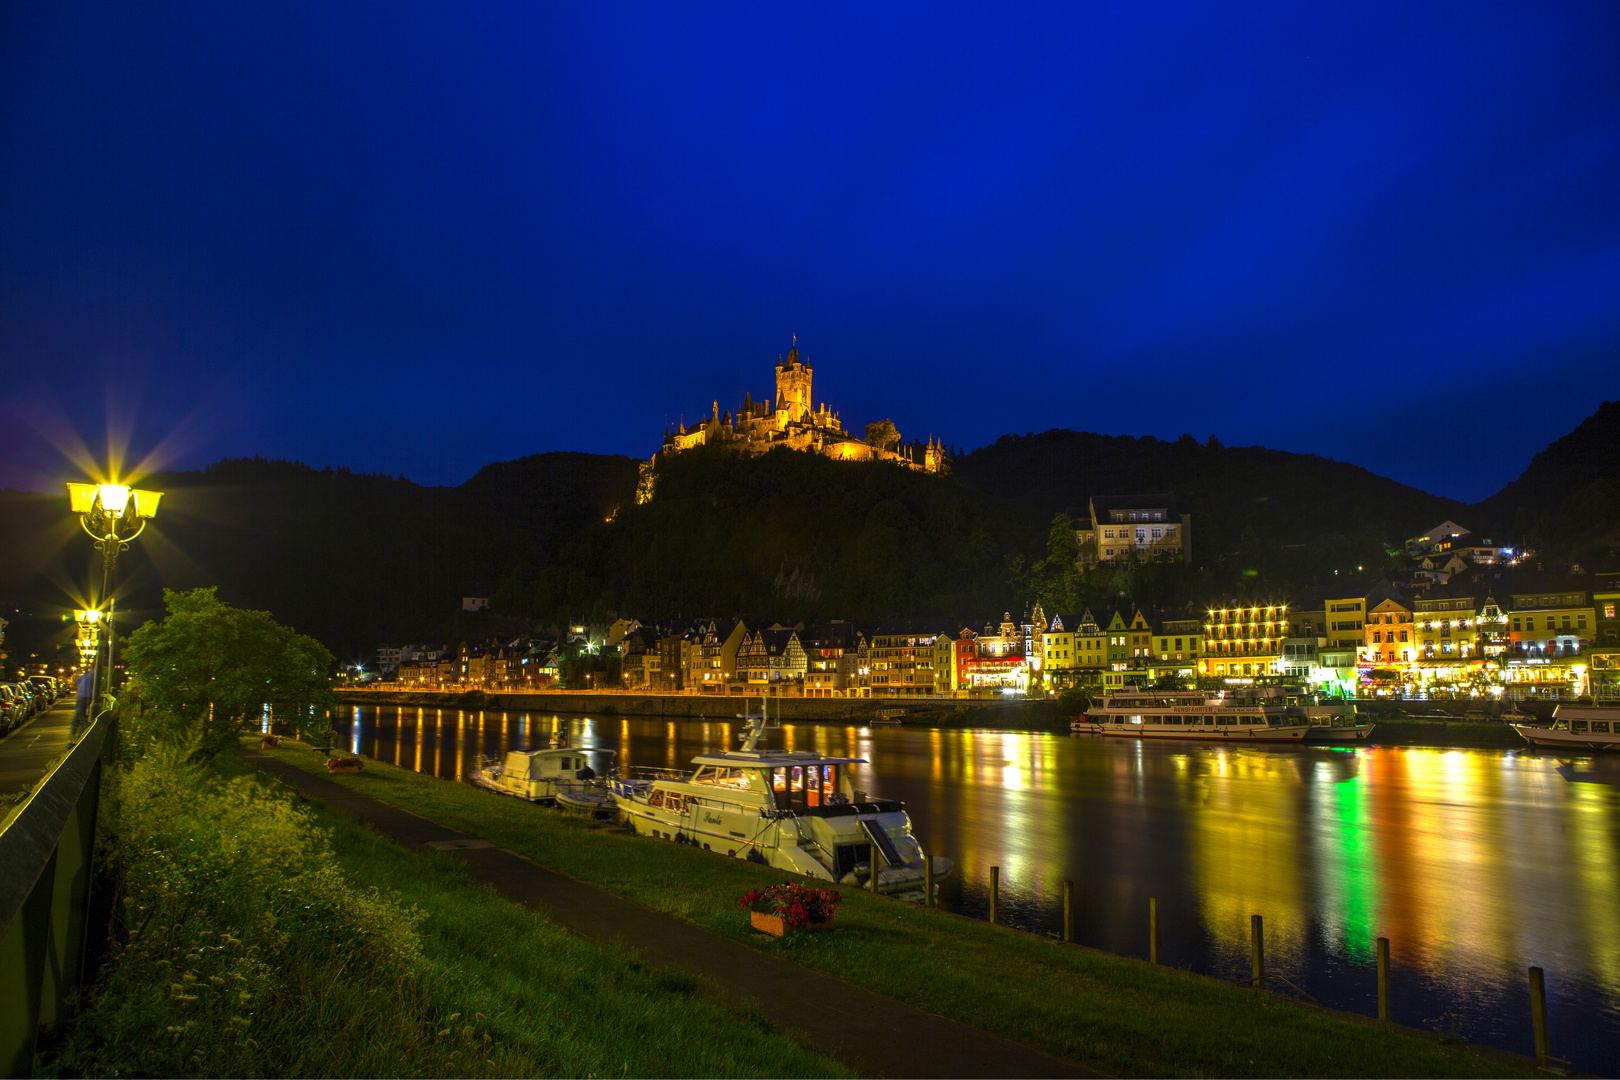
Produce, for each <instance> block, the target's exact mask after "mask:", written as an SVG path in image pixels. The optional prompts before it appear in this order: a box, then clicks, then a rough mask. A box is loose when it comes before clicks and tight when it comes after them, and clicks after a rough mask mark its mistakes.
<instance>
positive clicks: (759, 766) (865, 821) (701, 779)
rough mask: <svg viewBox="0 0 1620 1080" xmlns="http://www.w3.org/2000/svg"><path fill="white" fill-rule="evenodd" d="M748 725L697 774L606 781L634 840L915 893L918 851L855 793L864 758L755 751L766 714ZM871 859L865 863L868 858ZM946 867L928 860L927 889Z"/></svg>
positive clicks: (702, 760) (901, 809)
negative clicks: (736, 744)
mask: <svg viewBox="0 0 1620 1080" xmlns="http://www.w3.org/2000/svg"><path fill="white" fill-rule="evenodd" d="M739 718H740V719H745V720H748V721H749V726H748V731H747V733H746V734H745V736H744V741H743V746H742V749H740V750H730V751H722V752H719V753H713V754H700V755H699V756H697V757H695V758H693V759H692V764H694V765H696V766H697V768H696V770H695V771H693V772H690V773H677V772H674V771H670V770H635V769H625V768H621V769H620V770H618V772H617V773H616V774H615V775H614V777H613V778H612V780H611V787H612V789H613V796H614V800H615V801H616V802H617V803H618V807H619V812H620V813H621V814H622V815H623V817H624V821H625V823H626V824H627V825H629V826H630V827H631V828H632V829H634V830H635V831H636V833H638V834H639V835H641V836H655V837H659V838H661V839H664V840H671V841H674V842H676V843H682V844H692V845H694V846H698V847H702V848H703V850H705V851H715V852H720V853H722V854H725V855H730V856H732V857H733V858H738V859H748V860H751V861H754V862H761V863H765V864H767V865H770V866H774V867H777V868H778V869H781V870H787V871H790V872H792V873H795V874H802V875H803V876H805V877H809V878H817V879H820V880H822V881H835V882H838V883H839V884H842V885H849V886H855V887H861V888H870V887H871V874H872V863H873V862H874V861H875V862H876V863H877V884H878V891H879V892H884V893H890V894H900V893H911V892H916V893H921V891H922V890H923V886H924V879H925V869H924V861H923V851H922V847H921V845H919V844H918V842H917V839H916V837H915V836H913V835H912V832H911V818H910V817H909V816H907V814H906V809H905V806H904V805H903V804H902V803H899V802H896V801H893V800H890V799H875V798H869V797H868V796H867V794H866V793H865V792H861V791H857V790H855V788H854V785H853V783H852V781H851V778H850V775H849V767H850V766H851V765H864V764H866V761H865V759H864V758H850V757H831V756H828V755H826V754H821V753H817V752H814V751H791V752H790V751H779V750H764V749H761V748H760V741H761V737H762V736H763V734H764V732H765V729H766V727H767V719H766V715H765V713H764V712H760V713H757V714H752V715H748V716H742V717H739ZM874 852H875V853H876V858H875V859H874V858H873V853H874ZM953 865H954V864H953V863H952V861H951V860H950V859H947V858H944V857H943V856H936V857H935V859H934V876H935V880H939V879H942V878H944V877H945V876H946V875H947V874H949V873H950V871H951V869H952V867H953Z"/></svg>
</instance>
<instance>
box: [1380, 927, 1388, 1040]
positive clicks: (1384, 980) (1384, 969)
mask: <svg viewBox="0 0 1620 1080" xmlns="http://www.w3.org/2000/svg"><path fill="white" fill-rule="evenodd" d="M1378 1019H1380V1020H1388V1019H1389V938H1387V937H1381V938H1379V939H1378Z"/></svg>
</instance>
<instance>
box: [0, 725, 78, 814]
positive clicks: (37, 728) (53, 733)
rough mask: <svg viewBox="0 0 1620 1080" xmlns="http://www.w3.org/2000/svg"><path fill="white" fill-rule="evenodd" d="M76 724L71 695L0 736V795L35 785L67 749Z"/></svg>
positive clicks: (13, 792) (13, 793)
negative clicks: (69, 737) (2, 736)
mask: <svg viewBox="0 0 1620 1080" xmlns="http://www.w3.org/2000/svg"><path fill="white" fill-rule="evenodd" d="M72 727H73V698H72V697H71V696H70V697H65V698H62V699H61V700H60V701H58V702H57V703H56V704H55V705H53V706H51V707H50V708H49V709H47V710H45V711H44V712H42V713H39V714H38V715H36V716H35V717H33V719H31V720H29V721H28V722H27V723H25V724H23V726H22V727H20V728H18V729H17V730H16V731H13V732H12V733H11V734H10V735H7V736H6V737H5V738H3V739H0V796H5V795H15V794H16V793H17V792H19V791H26V790H27V789H28V788H30V787H33V786H34V782H35V781H37V780H38V779H39V778H40V777H41V776H43V775H45V770H46V769H47V768H48V767H49V766H50V764H51V763H52V762H53V761H55V760H56V759H57V758H59V757H61V756H62V751H64V750H66V749H67V745H68V735H69V734H70V732H71V729H72ZM0 816H4V815H3V814H0Z"/></svg>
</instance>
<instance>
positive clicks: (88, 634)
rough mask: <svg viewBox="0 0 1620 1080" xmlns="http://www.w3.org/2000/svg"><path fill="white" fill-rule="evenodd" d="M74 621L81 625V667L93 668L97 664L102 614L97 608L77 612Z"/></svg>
mask: <svg viewBox="0 0 1620 1080" xmlns="http://www.w3.org/2000/svg"><path fill="white" fill-rule="evenodd" d="M73 621H74V622H76V623H78V624H79V639H78V645H79V666H80V667H83V668H92V667H94V666H95V663H96V646H97V640H98V638H99V636H100V633H101V612H100V611H98V610H97V609H95V608H90V609H89V610H85V611H75V612H74V613H73Z"/></svg>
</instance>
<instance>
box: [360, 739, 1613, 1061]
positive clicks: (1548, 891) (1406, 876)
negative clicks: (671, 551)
mask: <svg viewBox="0 0 1620 1080" xmlns="http://www.w3.org/2000/svg"><path fill="white" fill-rule="evenodd" d="M355 713H358V722H355V718H354V714H355ZM349 715H350V718H349V719H348V720H347V721H346V722H345V723H342V724H339V725H338V730H339V735H340V736H341V737H343V741H344V742H345V743H346V744H347V745H349V746H350V747H351V748H352V749H353V750H354V752H357V753H362V754H366V755H369V756H372V757H374V758H376V759H378V760H382V761H388V762H391V763H393V764H396V765H400V766H402V767H405V768H411V769H415V770H416V771H418V772H425V773H430V774H432V775H435V776H440V777H445V778H456V777H465V776H466V775H467V774H468V773H469V772H470V771H472V770H473V769H474V768H475V767H476V766H477V763H478V758H479V757H480V755H493V754H498V753H500V752H501V751H503V750H505V749H507V748H527V747H537V746H546V745H550V744H551V741H552V740H553V739H554V738H555V735H556V733H557V732H558V731H559V730H566V731H567V732H568V736H569V742H570V744H571V745H574V746H597V747H603V748H606V749H613V750H617V751H618V753H619V759H618V760H619V761H620V762H622V763H624V764H629V765H654V766H663V767H668V768H683V767H686V766H687V763H688V762H689V761H690V759H691V758H692V757H693V756H695V755H696V754H699V753H702V752H704V751H708V750H718V749H723V748H727V747H735V746H736V745H737V742H738V739H739V738H740V736H741V734H742V728H741V726H740V725H736V724H734V722H731V721H723V720H687V719H680V720H666V719H663V718H640V717H638V718H619V717H608V718H603V719H592V718H586V717H577V716H574V717H558V716H556V715H545V714H530V713H497V712H459V711H457V710H454V709H446V710H439V709H422V708H404V709H397V708H393V707H361V708H359V709H357V710H350V713H349ZM769 739H770V745H773V746H782V747H785V748H787V749H812V748H813V749H816V750H820V751H824V752H827V753H832V754H837V755H841V756H849V757H863V758H869V759H871V760H872V767H871V768H858V769H857V770H856V771H855V773H854V776H853V779H854V782H855V784H856V786H857V787H858V788H862V789H864V790H866V791H868V792H870V793H871V794H873V795H877V796H882V797H885V798H898V799H902V800H904V801H905V803H906V805H907V809H908V810H909V811H910V813H911V817H912V822H913V825H914V827H915V828H916V831H917V833H918V836H919V839H920V840H921V841H922V843H923V846H924V848H925V849H926V850H928V851H930V852H933V853H936V854H942V855H949V856H950V857H952V858H953V859H956V860H957V873H956V874H955V875H954V876H953V877H952V878H951V879H949V880H948V881H947V882H946V883H945V884H944V885H943V886H942V889H941V896H940V903H941V906H943V907H946V908H949V909H952V910H956V911H960V912H963V913H965V914H970V915H978V916H983V915H984V914H985V913H986V911H987V910H988V907H989V897H988V883H989V876H990V867H991V866H999V867H1001V883H1002V884H1001V889H1002V895H1001V910H1002V911H1003V913H1004V915H1003V918H1004V919H1005V920H1006V921H1007V922H1008V923H1009V924H1010V925H1015V926H1019V927H1022V928H1025V929H1030V930H1036V931H1043V932H1044V931H1051V932H1055V931H1057V930H1059V928H1060V920H1061V910H1062V909H1061V889H1062V883H1063V881H1064V880H1072V881H1073V882H1074V888H1075V909H1076V910H1075V931H1076V936H1077V938H1078V940H1080V941H1081V942H1082V943H1084V944H1087V945H1093V946H1096V947H1098V948H1102V949H1106V950H1108V951H1110V952H1115V953H1122V954H1127V955H1133V956H1146V954H1147V948H1148V944H1147V937H1148V928H1147V907H1148V904H1147V901H1148V897H1150V896H1156V897H1158V898H1159V911H1160V916H1159V917H1160V939H1161V956H1162V958H1163V959H1164V961H1165V962H1166V963H1169V964H1173V965H1176V966H1181V967H1189V968H1191V969H1193V970H1195V971H1200V972H1204V973H1207V974H1210V975H1215V976H1218V977H1221V978H1227V979H1232V980H1234V981H1237V980H1246V979H1247V977H1248V971H1249V917H1250V916H1251V915H1253V914H1260V915H1263V916H1264V917H1265V926H1266V965H1267V969H1268V971H1272V972H1276V973H1277V974H1279V975H1281V976H1283V977H1285V978H1286V979H1287V980H1288V981H1290V982H1292V983H1294V984H1296V985H1297V986H1298V987H1299V988H1301V989H1303V990H1304V991H1305V992H1307V993H1308V994H1310V995H1312V996H1313V997H1315V998H1317V999H1319V1000H1320V1001H1321V1002H1322V1003H1323V1004H1326V1005H1332V1006H1335V1007H1338V1008H1343V1009H1350V1010H1354V1011H1358V1012H1363V1013H1369V1014H1370V1013H1374V1012H1375V1011H1376V996H1375V981H1374V977H1373V970H1372V965H1373V943H1374V940H1375V939H1376V938H1378V937H1380V936H1382V937H1388V938H1389V939H1390V942H1391V952H1392V958H1393V963H1392V967H1393V976H1392V983H1393V989H1392V997H1393V1013H1394V1017H1395V1019H1396V1020H1398V1021H1400V1022H1402V1023H1406V1024H1411V1025H1414V1026H1421V1027H1433V1028H1444V1029H1448V1030H1455V1031H1457V1032H1458V1033H1459V1034H1461V1035H1462V1036H1464V1037H1465V1038H1468V1039H1471V1040H1475V1041H1479V1042H1486V1043H1491V1044H1494V1045H1497V1046H1503V1047H1506V1048H1508V1049H1512V1050H1516V1051H1519V1052H1521V1053H1530V1052H1531V1051H1532V1047H1531V1036H1530V1022H1529V994H1528V990H1527V988H1526V978H1525V970H1526V968H1527V967H1529V966H1530V965H1539V966H1541V967H1543V968H1545V969H1546V971H1547V985H1548V993H1549V995H1550V999H1551V1000H1550V1001H1549V1012H1550V1016H1551V1019H1550V1026H1551V1029H1552V1047H1553V1053H1554V1054H1556V1055H1559V1056H1562V1057H1567V1058H1570V1059H1571V1060H1572V1061H1573V1062H1574V1064H1575V1066H1576V1067H1577V1068H1580V1069H1585V1070H1593V1071H1599V1072H1603V1071H1606V1070H1612V1069H1613V1068H1614V1067H1615V1064H1616V1063H1617V1062H1620V759H1615V758H1609V759H1603V758H1598V759H1582V760H1581V761H1579V762H1577V763H1576V765H1575V766H1574V769H1573V770H1572V769H1571V768H1570V767H1568V766H1564V767H1562V768H1561V767H1560V763H1559V762H1558V761H1555V760H1553V759H1550V758H1543V757H1538V756H1534V755H1529V754H1519V753H1504V752H1501V751H1479V750H1418V749H1399V748H1370V749H1357V750H1339V749H1308V748H1304V747H1281V748H1274V749H1263V748H1231V747H1227V746H1203V745H1198V744H1190V743H1179V744H1178V743H1172V742H1162V743H1149V742H1146V741H1142V740H1131V739H1102V738H1098V737H1096V736H1090V735H1078V736H1069V735H1053V734H1039V733H1023V732H1000V731H961V730H941V729H933V728H910V727H882V728H872V729H867V728H861V727H845V726H837V725H831V724H823V725H815V724H786V725H784V726H783V728H782V730H781V731H780V732H776V731H773V732H771V733H770V735H769ZM604 764H606V760H605V759H604V761H602V762H599V763H598V766H599V767H600V766H601V765H604Z"/></svg>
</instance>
